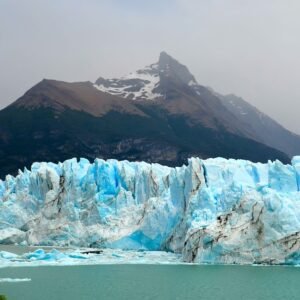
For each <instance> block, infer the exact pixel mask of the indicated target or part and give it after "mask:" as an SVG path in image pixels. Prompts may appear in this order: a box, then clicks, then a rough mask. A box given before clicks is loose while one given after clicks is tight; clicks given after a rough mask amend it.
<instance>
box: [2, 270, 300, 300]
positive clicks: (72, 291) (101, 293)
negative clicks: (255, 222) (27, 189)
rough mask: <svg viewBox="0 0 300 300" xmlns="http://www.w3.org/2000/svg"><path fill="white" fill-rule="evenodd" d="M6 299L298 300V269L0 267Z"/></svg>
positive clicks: (299, 275) (299, 284)
mask: <svg viewBox="0 0 300 300" xmlns="http://www.w3.org/2000/svg"><path fill="white" fill-rule="evenodd" d="M0 278H31V281H30V282H18V283H3V282H2V283H0V294H5V295H6V296H7V297H8V300H29V299H30V300H50V299H51V300H53V299H55V300H60V299H61V300H69V299H70V300H71V299H72V300H85V299H88V300H93V299H101V300H102V299H115V300H122V299H130V300H148V299H149V300H150V299H151V300H154V299H163V300H168V299H172V300H173V299H184V300H188V299H207V300H210V299H212V300H221V299H230V300H242V299H245V300H251V299H270V300H271V299H272V300H276V299H280V300H283V299H284V300H292V299H300V283H299V282H300V268H293V267H245V266H193V265H169V266H168V265H97V266H96V265H94V266H70V267H65V266H64V267H29V268H28V267H18V268H3V269H0Z"/></svg>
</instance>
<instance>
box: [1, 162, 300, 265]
mask: <svg viewBox="0 0 300 300" xmlns="http://www.w3.org/2000/svg"><path fill="white" fill-rule="evenodd" d="M299 186H300V157H294V158H293V160H292V163H291V165H283V164H282V163H281V162H279V161H275V162H268V163H266V164H261V163H252V162H249V161H244V160H231V159H230V160H226V159H222V158H214V159H207V160H201V159H198V158H191V159H190V160H189V162H188V165H187V166H182V167H177V168H169V167H166V166H161V165H159V164H147V163H144V162H128V161H116V160H107V161H104V160H101V159H96V160H95V162H94V163H92V164H91V163H90V162H89V161H88V160H86V159H80V160H79V161H77V160H76V159H70V160H67V161H65V162H64V163H59V164H54V163H34V164H33V165H32V167H31V171H29V170H27V169H25V170H24V171H23V172H19V175H18V176H16V177H12V176H10V175H8V176H7V177H6V179H5V181H0V242H1V243H17V244H22V245H48V246H51V245H53V246H70V245H71V246H78V247H101V248H116V249H123V250H127V249H128V250H140V249H144V250H166V251H172V252H176V253H181V254H182V258H183V260H184V261H186V262H196V263H274V264H298V263H300V250H299V246H300V242H299V240H300V192H299Z"/></svg>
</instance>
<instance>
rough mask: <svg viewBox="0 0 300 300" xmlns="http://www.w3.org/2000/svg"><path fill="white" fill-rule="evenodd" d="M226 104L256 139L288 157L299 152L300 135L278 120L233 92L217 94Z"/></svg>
mask: <svg viewBox="0 0 300 300" xmlns="http://www.w3.org/2000/svg"><path fill="white" fill-rule="evenodd" d="M218 97H219V98H220V99H221V100H222V104H223V105H224V106H226V108H227V109H228V110H230V111H231V112H232V113H233V114H234V115H235V116H236V117H237V118H238V119H239V120H240V121H241V122H243V123H245V124H247V126H248V127H249V129H251V131H252V132H253V134H254V135H255V137H256V139H257V140H258V141H259V142H262V143H264V144H266V145H268V146H270V147H272V148H276V149H279V150H280V151H282V152H284V153H286V154H288V155H289V156H290V157H292V156H294V155H298V154H299V153H300V136H299V135H297V134H295V133H293V132H290V131H288V130H287V129H285V128H284V127H283V126H281V125H280V124H279V123H278V122H276V121H274V120H273V119H271V118H270V117H269V116H267V115H266V114H264V113H262V112H261V111H259V110H258V109H257V108H255V107H254V106H252V105H251V104H249V103H248V102H246V101H245V100H244V99H242V98H241V97H237V96H235V95H233V94H230V95H226V96H222V95H218Z"/></svg>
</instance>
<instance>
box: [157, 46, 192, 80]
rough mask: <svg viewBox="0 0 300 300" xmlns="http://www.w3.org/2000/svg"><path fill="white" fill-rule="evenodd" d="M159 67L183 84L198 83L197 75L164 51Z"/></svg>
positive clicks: (161, 70)
mask: <svg viewBox="0 0 300 300" xmlns="http://www.w3.org/2000/svg"><path fill="white" fill-rule="evenodd" d="M158 68H159V70H160V72H162V73H166V74H165V75H166V76H168V77H172V79H175V80H176V81H179V82H181V83H183V84H187V85H194V84H197V82H196V79H195V77H194V76H193V75H192V74H191V73H190V71H189V69H188V68H187V67H186V66H185V65H182V64H181V63H180V62H179V61H177V60H176V59H174V58H173V57H172V56H171V55H169V54H168V53H166V52H164V51H163V52H161V53H160V56H159V61H158Z"/></svg>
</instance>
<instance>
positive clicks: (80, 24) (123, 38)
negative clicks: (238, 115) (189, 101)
mask: <svg viewBox="0 0 300 300" xmlns="http://www.w3.org/2000/svg"><path fill="white" fill-rule="evenodd" d="M299 13H300V1H299V0H151V1H150V0H144V1H143V0H107V1H106V0H84V1H82V0H26V1H25V0H0V108H2V107H4V106H6V105H7V104H9V103H11V102H12V101H14V100H15V99H16V98H18V97H20V96H21V95H22V94H23V93H24V92H25V91H26V90H28V89H29V88H30V87H31V86H33V85H34V84H35V83H37V82H38V81H40V80H41V79H43V78H52V79H59V80H65V81H86V80H90V81H95V79H96V78H97V77H99V76H103V77H113V76H121V75H124V74H126V73H128V72H130V71H133V70H135V69H137V68H140V67H143V66H145V65H148V64H150V63H153V62H156V61H157V59H158V55H159V53H160V52H161V51H162V50H164V51H167V52H168V53H169V54H171V55H172V56H173V57H175V58H176V59H178V60H179V61H180V62H181V63H183V64H185V65H187V66H188V67H189V69H190V70H191V72H192V73H193V74H194V75H195V76H196V78H197V80H198V82H199V83H200V84H203V85H207V86H210V87H212V88H214V89H215V90H216V91H218V92H220V93H224V94H226V93H234V94H237V95H239V96H242V97H243V98H244V99H246V100H247V101H249V102H250V103H252V104H253V105H255V106H256V107H258V108H259V109H261V110H262V111H264V112H266V113H267V114H269V115H270V116H272V117H274V118H275V119H276V120H278V121H279V122H281V123H282V124H283V125H285V126H286V127H287V128H289V129H291V130H293V131H295V132H297V133H300V118H299V117H298V115H299V114H300V17H299Z"/></svg>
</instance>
